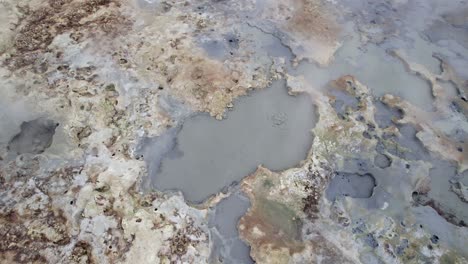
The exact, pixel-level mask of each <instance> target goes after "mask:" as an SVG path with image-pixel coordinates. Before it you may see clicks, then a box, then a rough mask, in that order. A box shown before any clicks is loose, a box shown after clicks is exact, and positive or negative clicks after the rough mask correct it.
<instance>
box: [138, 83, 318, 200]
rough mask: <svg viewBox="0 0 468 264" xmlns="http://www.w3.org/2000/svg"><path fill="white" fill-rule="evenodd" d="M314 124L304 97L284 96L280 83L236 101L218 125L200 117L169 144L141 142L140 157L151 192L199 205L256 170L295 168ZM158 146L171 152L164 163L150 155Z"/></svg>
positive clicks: (307, 146)
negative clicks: (173, 194) (178, 196)
mask: <svg viewBox="0 0 468 264" xmlns="http://www.w3.org/2000/svg"><path fill="white" fill-rule="evenodd" d="M316 120H317V117H316V114H315V110H314V106H313V105H312V101H311V99H310V98H309V97H308V96H307V95H305V94H303V95H298V96H290V95H289V94H288V92H287V88H286V85H285V82H284V81H277V82H274V83H273V84H272V85H271V87H269V88H266V89H263V90H260V91H253V92H251V93H250V94H249V95H248V96H244V97H242V98H240V99H239V100H237V101H236V102H235V107H234V109H233V110H232V111H228V112H227V114H226V118H225V119H224V120H222V121H218V120H215V119H214V118H212V117H210V116H208V115H205V114H199V115H195V116H193V117H191V118H188V119H187V120H186V121H185V122H184V123H183V125H182V126H181V127H180V130H179V131H178V133H177V135H176V138H175V139H173V140H174V141H173V142H174V143H172V142H171V141H172V140H168V139H167V137H166V136H164V135H163V136H161V137H158V138H155V139H152V140H146V141H145V142H144V146H143V151H142V153H144V158H145V160H146V161H147V163H148V170H149V177H150V180H151V184H152V187H154V188H157V189H160V190H181V191H182V193H183V194H184V196H185V199H186V200H188V201H190V202H193V203H200V202H203V201H204V200H205V199H207V198H208V197H209V196H211V195H213V194H215V193H217V192H219V191H220V190H222V189H223V188H225V187H227V186H229V185H231V184H232V183H233V182H237V181H240V180H241V179H242V178H243V177H245V176H246V175H248V174H250V173H252V172H254V171H255V169H256V168H257V166H258V165H260V164H262V165H264V166H266V167H267V168H269V169H271V170H275V171H279V170H284V169H287V168H290V167H293V166H296V165H297V164H299V163H300V161H301V160H303V159H304V158H305V157H306V156H307V152H308V151H309V149H310V146H311V144H312V133H311V129H312V128H313V127H314V125H315V123H316ZM168 133H170V134H174V131H172V130H171V131H169V132H168ZM159 139H160V140H163V141H165V142H163V143H161V142H160V140H159ZM161 146H163V148H166V147H170V148H171V151H168V152H166V151H164V157H161V156H158V155H160V154H161V152H160V151H159V150H156V149H158V148H160V147H161ZM154 153H156V154H158V155H156V156H155V155H153V154H154Z"/></svg>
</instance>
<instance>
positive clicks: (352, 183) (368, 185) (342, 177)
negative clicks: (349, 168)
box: [325, 172, 376, 201]
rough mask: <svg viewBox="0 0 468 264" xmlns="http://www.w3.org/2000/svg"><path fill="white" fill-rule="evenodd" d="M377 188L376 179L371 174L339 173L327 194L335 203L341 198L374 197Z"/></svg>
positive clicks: (329, 186) (332, 181)
mask: <svg viewBox="0 0 468 264" xmlns="http://www.w3.org/2000/svg"><path fill="white" fill-rule="evenodd" d="M375 186H376V182H375V178H374V176H372V175H371V174H370V173H366V174H357V173H346V172H337V173H336V175H335V177H333V179H332V180H331V182H330V184H329V185H328V188H327V190H326V192H325V194H326V197H327V199H328V200H330V201H334V200H335V199H336V198H337V197H339V196H350V197H352V198H369V197H371V196H372V193H373V191H374V187H375Z"/></svg>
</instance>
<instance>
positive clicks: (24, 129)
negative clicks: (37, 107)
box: [7, 118, 59, 155]
mask: <svg viewBox="0 0 468 264" xmlns="http://www.w3.org/2000/svg"><path fill="white" fill-rule="evenodd" d="M58 125H59V124H58V123H57V122H54V121H53V120H50V119H46V118H37V119H34V120H31V121H27V122H23V123H22V124H21V126H20V129H21V131H20V132H19V133H18V134H16V135H15V136H14V137H13V138H12V139H11V140H10V142H9V143H8V147H7V149H8V151H9V152H10V153H11V154H13V155H19V154H24V153H31V154H40V153H42V152H44V151H45V150H46V149H47V148H49V147H50V146H51V145H52V140H53V137H54V134H55V129H56V128H57V126H58Z"/></svg>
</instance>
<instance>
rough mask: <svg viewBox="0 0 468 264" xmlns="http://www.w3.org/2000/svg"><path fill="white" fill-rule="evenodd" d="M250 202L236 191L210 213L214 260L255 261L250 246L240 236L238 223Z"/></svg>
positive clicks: (225, 262) (226, 262)
mask: <svg viewBox="0 0 468 264" xmlns="http://www.w3.org/2000/svg"><path fill="white" fill-rule="evenodd" d="M249 207H250V202H249V200H248V198H247V197H245V196H243V195H241V194H239V193H234V194H231V195H230V196H229V197H228V198H226V199H224V200H222V201H221V202H219V203H218V204H217V205H216V207H215V208H214V210H213V212H212V213H211V215H210V223H209V225H210V230H211V236H212V238H213V241H214V243H213V251H212V252H213V253H212V256H211V259H212V261H215V260H218V261H219V262H221V263H223V264H237V263H243V264H249V263H254V262H253V260H252V258H251V257H250V248H249V246H248V245H247V244H245V243H244V241H242V240H241V239H240V238H239V233H238V231H237V224H238V222H239V219H240V218H241V217H242V216H243V215H244V214H245V213H246V212H247V210H248V208H249Z"/></svg>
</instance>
